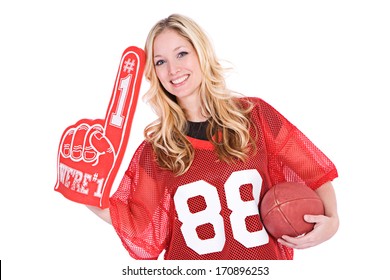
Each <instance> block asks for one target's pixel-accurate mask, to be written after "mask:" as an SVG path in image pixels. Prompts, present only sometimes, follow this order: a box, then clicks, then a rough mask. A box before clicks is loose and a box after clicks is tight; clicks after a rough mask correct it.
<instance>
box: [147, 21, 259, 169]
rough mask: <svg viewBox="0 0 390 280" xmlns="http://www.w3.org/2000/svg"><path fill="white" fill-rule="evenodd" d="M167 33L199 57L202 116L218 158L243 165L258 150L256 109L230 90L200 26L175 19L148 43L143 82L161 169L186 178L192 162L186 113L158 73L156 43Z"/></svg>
mask: <svg viewBox="0 0 390 280" xmlns="http://www.w3.org/2000/svg"><path fill="white" fill-rule="evenodd" d="M167 28H169V29H172V30H175V31H176V32H177V33H178V34H179V35H181V36H183V37H184V38H185V39H187V40H188V41H189V42H190V43H191V44H192V46H193V47H194V49H195V50H196V52H197V55H198V58H199V63H200V67H201V71H202V74H203V79H202V82H201V86H200V99H201V112H202V114H203V115H204V116H207V117H208V118H209V119H208V122H209V124H208V128H207V135H208V136H207V137H208V139H209V141H211V142H212V143H213V145H214V147H215V149H216V152H217V154H218V157H219V159H220V160H223V161H225V162H228V163H232V162H234V161H235V160H242V161H245V159H246V158H247V157H248V153H249V151H250V150H251V148H252V147H254V141H253V139H252V138H251V136H250V133H249V128H250V120H249V119H248V114H249V112H250V111H251V109H252V105H251V104H250V103H249V102H247V103H246V104H245V105H243V104H242V103H240V102H238V101H237V98H236V96H235V94H234V93H233V92H232V91H230V90H229V89H227V88H226V84H225V78H224V74H225V70H226V69H225V68H223V67H222V66H221V64H220V63H219V61H218V59H217V57H216V55H215V52H214V49H213V47H212V45H211V42H210V40H209V39H208V38H207V35H206V34H205V32H204V31H203V30H202V29H201V28H200V26H199V25H198V24H196V23H195V22H194V21H193V20H192V19H190V18H188V17H185V16H182V15H179V14H172V15H170V16H169V17H168V18H165V19H162V20H160V21H159V22H157V23H156V24H155V26H154V27H153V28H152V29H151V31H150V32H149V35H148V37H147V40H146V44H145V53H146V66H145V77H146V79H147V80H148V81H149V82H150V89H149V90H148V91H147V92H146V93H145V95H144V100H145V101H146V102H147V103H149V104H150V105H151V106H152V108H153V110H154V112H155V113H156V114H157V116H158V119H157V120H155V121H154V122H152V123H151V124H149V125H148V126H147V127H146V128H145V131H144V134H145V138H146V140H147V141H149V142H150V143H151V144H152V146H153V149H154V151H155V153H156V156H157V161H158V163H159V165H160V166H161V167H163V168H166V169H169V170H171V171H172V172H174V173H175V174H176V175H182V174H183V173H185V172H186V171H187V170H188V169H189V167H190V166H191V163H192V161H193V159H194V148H193V147H192V145H191V144H190V142H189V140H188V139H187V138H186V130H187V120H186V117H185V114H184V111H183V110H182V108H181V107H180V106H179V105H178V103H177V102H176V98H175V96H173V95H171V94H170V93H169V92H168V91H166V90H165V89H164V87H163V86H162V84H161V83H160V81H159V80H158V78H157V75H156V72H155V66H154V61H153V56H154V55H153V44H154V40H155V38H156V37H157V36H158V35H159V34H161V32H162V31H164V30H165V29H167ZM213 135H214V136H213Z"/></svg>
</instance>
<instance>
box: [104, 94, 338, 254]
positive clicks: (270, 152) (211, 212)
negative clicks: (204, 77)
mask: <svg viewBox="0 0 390 280" xmlns="http://www.w3.org/2000/svg"><path fill="white" fill-rule="evenodd" d="M249 99H250V100H251V101H252V102H253V103H254V104H255V106H254V109H253V111H252V113H251V118H252V121H253V124H254V125H255V126H256V127H257V138H256V139H257V152H256V153H254V154H253V155H252V156H251V157H250V158H249V159H248V160H247V161H246V162H245V163H243V162H237V163H235V164H230V165H229V164H227V163H225V162H221V161H218V159H217V156H216V153H215V152H214V151H213V146H212V144H211V143H210V142H208V141H204V140H198V139H194V138H189V140H190V141H191V143H192V144H193V146H194V148H195V159H194V161H193V163H192V165H191V167H190V169H189V170H188V172H186V173H185V174H184V175H181V176H177V177H175V176H174V175H173V173H172V172H170V171H166V170H162V169H160V168H159V166H158V165H157V164H156V162H155V156H154V152H153V149H152V147H151V145H150V144H149V143H147V142H143V143H142V144H141V145H140V147H139V148H138V149H137V151H136V152H135V154H134V156H133V159H132V161H131V163H130V166H129V168H128V170H127V171H126V174H125V176H124V177H123V180H122V182H121V184H120V186H119V188H118V190H117V191H116V192H115V194H114V195H113V196H112V197H111V199H110V203H111V206H110V212H111V218H112V224H113V226H114V228H115V230H116V231H117V233H118V235H119V237H120V238H121V240H122V242H123V245H124V247H125V248H126V249H127V250H128V252H129V254H130V255H131V256H132V257H133V258H135V259H157V258H158V256H159V255H160V254H161V252H162V251H163V250H165V256H164V258H165V259H185V260H190V259H194V260H211V259H219V260H222V259H241V260H242V259H292V258H293V250H292V249H290V248H287V247H284V246H282V245H280V244H279V243H278V242H277V241H276V240H275V239H274V238H273V237H271V236H270V235H268V234H267V232H266V230H265V228H264V227H263V226H262V223H261V220H260V215H259V203H260V201H261V199H262V196H263V195H264V194H265V192H266V191H267V190H268V189H269V188H270V187H271V186H273V185H275V184H277V183H280V182H284V181H298V182H305V183H306V184H307V185H308V186H309V187H311V188H313V189H316V188H318V187H319V186H321V185H322V184H323V183H325V182H327V181H331V180H333V179H334V178H336V177H337V170H336V168H335V166H334V165H333V163H332V162H331V161H330V160H329V159H328V158H327V157H326V156H325V155H324V154H323V153H322V152H321V151H320V150H319V149H318V148H317V147H316V146H314V145H313V143H312V142H311V141H310V140H309V139H307V137H305V136H304V135H303V134H302V133H301V132H300V131H299V130H298V129H297V128H296V127H295V126H293V125H292V124H291V123H290V122H289V121H287V120H286V119H285V118H284V117H283V116H282V115H281V114H280V113H278V112H277V111H276V110H275V109H274V108H272V107H271V106H270V105H268V104H267V103H266V102H264V101H263V100H261V99H258V98H249ZM252 133H253V135H255V130H254V129H252Z"/></svg>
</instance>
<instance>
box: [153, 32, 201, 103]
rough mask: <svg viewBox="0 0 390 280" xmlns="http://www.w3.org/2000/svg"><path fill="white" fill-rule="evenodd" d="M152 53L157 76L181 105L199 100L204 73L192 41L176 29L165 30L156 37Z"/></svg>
mask: <svg viewBox="0 0 390 280" xmlns="http://www.w3.org/2000/svg"><path fill="white" fill-rule="evenodd" d="M153 53H154V57H153V59H154V66H155V70H156V74H157V77H158V79H159V80H160V82H161V84H162V85H163V87H164V88H165V89H166V90H167V91H168V92H169V93H171V94H172V95H175V96H176V98H177V100H178V102H179V104H180V103H181V104H184V103H186V104H188V103H189V102H191V101H193V100H194V99H198V97H199V94H198V93H199V88H200V84H201V81H202V72H201V69H200V64H199V59H198V55H197V53H196V50H195V49H194V47H193V46H192V44H191V43H190V42H189V41H188V40H187V39H186V38H184V37H182V36H180V35H179V34H178V33H177V32H176V31H175V30H172V29H165V30H164V31H163V32H162V33H161V34H159V35H158V36H157V37H156V38H155V40H154V45H153Z"/></svg>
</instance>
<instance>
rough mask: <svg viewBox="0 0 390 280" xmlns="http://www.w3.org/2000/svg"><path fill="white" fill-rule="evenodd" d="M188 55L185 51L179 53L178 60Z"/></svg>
mask: <svg viewBox="0 0 390 280" xmlns="http://www.w3.org/2000/svg"><path fill="white" fill-rule="evenodd" d="M187 54H188V52H185V51H182V52H179V53H178V55H177V58H182V57H183V56H186V55H187Z"/></svg>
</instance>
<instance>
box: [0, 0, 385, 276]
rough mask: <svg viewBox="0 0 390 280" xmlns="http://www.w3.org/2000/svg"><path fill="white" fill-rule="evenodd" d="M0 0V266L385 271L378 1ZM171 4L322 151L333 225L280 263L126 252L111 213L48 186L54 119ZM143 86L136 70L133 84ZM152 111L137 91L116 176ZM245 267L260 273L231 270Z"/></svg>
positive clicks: (104, 77) (66, 113) (235, 77)
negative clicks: (333, 170) (96, 211)
mask: <svg viewBox="0 0 390 280" xmlns="http://www.w3.org/2000/svg"><path fill="white" fill-rule="evenodd" d="M5 2H6V1H2V2H1V3H0V32H1V33H0V36H1V43H0V74H1V75H0V99H1V101H0V115H1V118H0V121H1V128H2V132H1V137H0V147H1V154H0V163H1V169H0V170H1V171H0V172H1V173H0V174H1V185H0V219H1V220H0V259H1V261H2V276H4V278H5V279H38V277H39V278H40V279H125V278H126V277H129V276H122V275H121V273H122V269H123V268H126V267H127V266H128V265H129V266H130V267H131V268H136V267H139V266H144V265H145V266H146V267H148V268H154V267H162V266H166V267H176V266H177V265H181V266H182V267H191V268H202V267H203V268H207V269H208V270H213V271H214V273H209V274H208V275H207V276H206V277H205V278H207V279H214V276H213V275H215V267H217V266H218V265H230V266H269V267H270V270H271V273H270V275H268V276H267V277H265V276H263V277H264V279H281V277H289V278H288V279H313V278H315V279H329V277H335V278H339V277H340V279H341V277H343V278H344V279H345V278H346V277H348V279H349V277H351V278H352V277H355V276H361V277H362V278H364V277H367V278H368V277H371V278H372V279H374V278H376V279H378V278H380V277H376V276H379V275H386V274H388V271H387V269H388V268H387V265H388V262H386V261H385V259H384V256H386V254H387V252H388V251H389V249H390V246H389V242H388V238H387V233H388V230H387V229H388V228H389V226H388V223H389V222H388V214H389V208H388V205H389V204H388V199H389V198H388V197H389V187H390V185H389V180H388V176H387V174H388V169H389V163H388V159H389V156H390V151H389V145H388V144H389V141H390V137H389V132H388V130H389V125H388V120H389V119H390V113H389V110H388V104H389V101H388V98H387V96H388V95H389V93H390V82H389V78H390V66H389V65H390V55H389V53H390V52H389V50H390V36H389V35H390V17H389V14H390V9H389V6H388V5H387V4H386V2H387V1H375V0H370V1H368V0H367V1H344V0H338V1H334V0H330V1H309V0H308V1H302V0H297V1H227V0H207V1H204V0H196V1H195V0H191V1H188V0H166V1H163V0H154V1H152V0H149V1H148V0H142V1H137V2H136V1H115V0H112V1H74V0H71V1H43V0H35V1H27V0H20V1H12V2H11V1H7V2H8V3H5ZM171 13H182V14H185V15H188V16H190V17H192V18H193V19H195V20H196V21H197V22H198V23H199V24H200V25H201V26H202V27H203V28H204V29H205V30H206V31H207V33H208V34H209V35H210V37H211V39H212V40H213V42H214V46H215V49H216V51H217V54H218V55H219V57H220V58H221V59H224V60H228V61H230V62H231V63H232V64H233V66H234V69H235V70H234V72H233V73H232V74H231V76H230V78H229V80H228V84H229V86H230V87H231V88H232V89H234V90H236V91H239V92H242V93H244V94H245V95H248V96H258V97H261V98H263V99H265V100H266V101H268V102H269V103H270V104H272V105H273V106H274V107H276V108H277V109H278V110H279V111H280V112H281V113H283V114H284V115H285V116H286V117H287V118H288V119H290V120H291V121H292V122H293V123H294V124H296V125H297V126H298V127H299V128H300V129H301V130H302V131H303V132H304V133H305V134H306V135H307V136H308V137H309V138H310V139H311V140H312V141H313V142H314V143H315V144H317V146H319V147H320V149H322V150H323V151H324V152H325V153H326V154H327V155H328V156H329V157H330V158H331V159H332V160H333V161H334V163H335V164H336V166H337V167H338V170H339V175H340V177H339V178H338V179H336V180H335V181H334V186H335V188H336V194H337V197H338V205H339V214H340V220H341V225H340V229H339V231H338V233H337V234H336V235H335V236H334V237H333V238H332V239H331V240H329V241H328V242H325V243H323V244H321V245H319V246H317V247H314V248H310V249H306V250H299V251H296V253H295V255H296V257H295V260H294V261H292V262H283V261H268V262H266V261H253V262H240V261H228V262H227V261H224V262H191V261H185V262H173V261H172V262H170V261H169V262H168V261H155V262H141V261H134V260H132V259H131V258H130V257H129V255H128V254H127V252H126V250H125V249H124V248H123V247H122V245H121V243H120V240H119V238H118V237H117V235H116V233H115V232H114V230H113V228H112V227H111V226H110V225H108V224H106V223H104V222H102V221H101V220H100V219H99V218H97V217H96V216H95V215H93V214H92V213H91V212H90V211H88V210H87V209H86V208H85V207H84V206H83V205H79V204H76V203H73V202H71V201H68V200H66V199H65V198H64V197H62V196H61V195H60V194H59V193H57V192H55V191H54V185H55V182H56V157H57V148H58V144H59V140H60V137H61V134H62V132H63V131H64V129H65V128H66V127H68V126H69V125H72V124H74V123H75V122H76V121H78V120H79V119H82V118H91V119H94V118H104V116H105V112H106V106H107V105H108V102H109V100H110V97H111V93H112V88H113V83H114V80H115V76H116V71H117V67H118V65H119V60H120V56H121V54H122V51H123V50H124V49H125V48H126V47H127V46H130V45H136V46H139V47H143V46H144V41H145V39H146V35H147V32H148V31H149V29H150V28H151V27H152V25H153V24H154V23H155V22H156V21H158V20H159V19H161V18H164V17H167V16H168V15H169V14H171ZM147 87H148V84H147V83H146V82H144V83H143V86H142V88H141V94H143V93H144V92H145V91H146V88H147ZM153 119H154V115H153V113H152V111H151V109H150V108H149V107H148V106H147V105H145V104H144V103H143V102H142V100H140V102H139V104H138V109H137V112H136V115H135V118H134V124H133V129H132V133H131V139H130V142H129V146H128V151H127V152H126V156H125V158H124V161H123V162H124V163H123V165H122V168H121V170H120V171H119V175H118V177H121V176H122V174H123V172H124V169H125V168H126V167H127V164H128V162H129V161H130V159H131V156H132V153H133V151H134V149H135V148H136V147H137V146H138V145H139V143H140V141H141V140H142V137H143V128H144V126H145V125H146V124H148V123H149V122H150V121H152V120H153ZM114 190H115V187H114V188H113V191H114ZM382 253H383V254H382ZM253 277H259V276H251V277H248V276H246V277H244V278H248V279H249V278H252V279H253ZM139 278H143V279H148V277H146V276H144V277H139ZM182 278H183V277H182ZM217 278H218V277H217ZM222 278H223V277H222ZM137 279H138V278H137ZM169 279H171V278H169ZM194 279H196V278H194Z"/></svg>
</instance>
